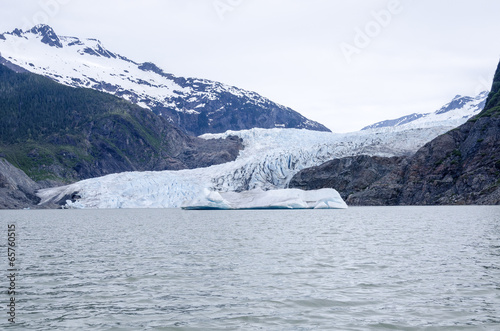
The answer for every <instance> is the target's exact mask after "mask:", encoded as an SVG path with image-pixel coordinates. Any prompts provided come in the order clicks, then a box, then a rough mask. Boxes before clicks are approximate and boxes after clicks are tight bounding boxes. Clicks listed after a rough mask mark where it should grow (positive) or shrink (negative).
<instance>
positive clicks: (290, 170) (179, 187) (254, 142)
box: [38, 127, 452, 208]
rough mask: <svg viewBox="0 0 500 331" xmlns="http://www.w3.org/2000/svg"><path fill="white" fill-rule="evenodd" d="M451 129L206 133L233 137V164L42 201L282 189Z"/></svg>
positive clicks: (97, 201)
mask: <svg viewBox="0 0 500 331" xmlns="http://www.w3.org/2000/svg"><path fill="white" fill-rule="evenodd" d="M450 129H452V128H451V127H430V128H419V129H409V130H393V131H391V132H372V131H370V130H367V131H358V132H353V133H343V134H335V133H329V132H318V131H309V130H298V129H277V128H276V129H252V130H244V131H228V132H226V133H223V134H207V135H203V136H202V137H203V138H205V139H211V138H219V137H225V136H227V135H236V136H239V137H241V138H242V139H243V143H244V145H245V149H244V150H243V151H241V152H240V155H239V156H238V158H237V159H236V160H235V161H232V162H228V163H225V164H219V165H215V166H211V167H208V168H198V169H192V170H179V171H158V172H152V171H149V172H125V173H119V174H112V175H108V176H103V177H99V178H92V179H87V180H83V181H80V182H77V183H74V184H71V185H67V186H62V187H55V188H50V189H45V190H41V191H40V192H39V193H38V195H39V197H40V198H41V199H42V201H41V203H45V202H49V201H52V202H56V201H59V200H61V199H63V197H64V196H66V195H69V196H71V195H72V194H73V193H75V192H78V195H79V196H80V197H81V198H80V199H78V200H77V201H76V202H74V203H73V202H71V201H69V200H68V201H67V207H68V208H177V207H181V205H182V204H183V203H184V202H186V201H190V200H195V199H196V198H197V197H199V196H200V195H203V194H204V192H205V190H206V189H208V190H211V191H218V192H241V191H247V190H251V189H256V188H259V189H262V190H270V189H283V188H286V187H287V185H288V183H289V181H290V179H291V178H292V177H293V175H294V174H296V173H297V172H298V171H300V170H302V169H304V168H308V167H311V166H316V165H320V164H321V163H323V162H326V161H328V160H331V159H334V158H340V157H346V156H354V155H360V154H365V155H377V156H399V155H410V154H413V153H414V152H415V151H416V150H417V149H418V148H420V147H421V146H423V145H424V144H425V143H426V142H428V141H430V140H432V139H434V138H435V137H437V136H438V135H440V134H442V133H444V132H446V131H448V130H450Z"/></svg>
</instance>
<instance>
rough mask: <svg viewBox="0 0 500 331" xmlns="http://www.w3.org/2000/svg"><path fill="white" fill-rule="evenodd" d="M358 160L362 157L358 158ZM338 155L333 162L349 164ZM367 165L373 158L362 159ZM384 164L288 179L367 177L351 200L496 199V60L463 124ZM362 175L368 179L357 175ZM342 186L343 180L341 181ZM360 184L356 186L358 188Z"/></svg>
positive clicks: (499, 82) (499, 185)
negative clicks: (484, 92) (478, 108)
mask: <svg viewBox="0 0 500 331" xmlns="http://www.w3.org/2000/svg"><path fill="white" fill-rule="evenodd" d="M358 161H360V162H362V161H361V160H358ZM349 162H350V160H339V161H337V163H336V164H348V163H349ZM364 162H368V166H370V165H371V164H372V163H377V161H376V160H372V161H366V160H365V161H364ZM390 167H393V169H392V170H390V171H389V172H387V173H386V174H385V175H384V172H385V171H387V170H388V169H387V168H384V169H382V168H376V167H370V169H373V170H374V171H377V170H378V173H377V175H376V176H373V175H372V174H371V172H368V174H367V172H366V169H365V168H364V167H357V166H350V167H349V169H350V170H352V172H351V173H350V176H342V172H340V173H339V172H333V171H339V170H340V171H342V169H343V168H340V169H339V167H336V168H335V167H333V168H331V170H332V172H329V173H328V174H329V176H328V175H327V174H326V173H325V172H321V171H316V172H314V171H311V172H310V173H308V174H307V176H304V175H303V174H302V173H299V174H297V175H296V178H294V179H292V182H294V183H296V184H294V185H299V186H300V187H303V188H308V189H313V188H314V189H317V188H318V187H331V186H330V185H333V184H339V185H341V184H342V182H348V181H353V182H354V183H356V182H359V181H361V182H363V183H365V182H369V181H370V178H375V177H377V176H380V179H378V180H376V181H375V182H373V183H371V184H370V185H369V186H368V187H366V188H365V189H360V190H358V191H357V192H356V191H355V192H353V193H352V194H349V193H350V191H348V188H347V186H346V191H343V190H342V189H340V188H339V187H335V188H336V189H337V190H338V191H339V192H340V193H341V195H343V196H344V195H346V194H347V195H348V196H347V199H346V200H347V201H346V202H347V203H348V204H351V205H436V204H440V205H444V204H500V64H499V67H498V69H497V71H496V74H495V78H494V81H493V86H492V89H491V92H490V94H489V96H488V100H487V101H486V106H485V108H484V110H483V111H482V112H481V113H480V114H479V115H477V116H476V117H474V118H472V119H470V120H469V121H467V122H466V123H465V124H463V125H461V126H459V127H458V128H456V129H454V130H451V131H449V132H447V133H445V134H443V135H441V136H439V137H437V138H435V139H434V140H432V141H431V142H429V143H427V144H426V145H424V146H423V147H422V148H421V149H419V150H418V151H417V152H416V153H415V154H414V155H413V156H411V157H409V158H407V159H403V160H401V161H399V162H396V163H395V164H393V165H391V166H389V168H390ZM364 176H366V177H367V179H366V180H365V179H360V178H363V177H364ZM341 187H342V185H341ZM358 188H359V187H358Z"/></svg>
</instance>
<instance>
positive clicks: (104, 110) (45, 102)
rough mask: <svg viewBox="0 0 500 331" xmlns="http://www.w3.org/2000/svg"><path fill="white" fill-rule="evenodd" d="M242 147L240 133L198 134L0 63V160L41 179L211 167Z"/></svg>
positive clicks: (133, 107) (96, 94)
mask: <svg viewBox="0 0 500 331" xmlns="http://www.w3.org/2000/svg"><path fill="white" fill-rule="evenodd" d="M240 149H242V144H241V141H240V139H238V138H235V137H228V139H224V140H222V139H220V140H205V139H200V138H196V137H191V136H188V135H187V134H185V133H184V132H183V131H182V130H180V129H179V128H177V127H175V126H174V125H172V124H170V123H169V122H168V121H167V120H166V119H165V118H163V117H161V116H158V115H155V114H154V113H153V112H151V111H149V110H146V109H143V108H141V107H139V106H136V105H134V104H132V103H130V102H128V101H125V100H123V99H120V98H117V97H115V96H112V95H109V94H107V93H102V92H98V91H94V90H92V89H84V88H72V87H68V86H64V85H62V84H59V83H56V82H54V81H53V80H51V79H48V78H46V77H43V76H39V75H35V74H32V73H27V72H25V73H16V72H14V71H12V70H11V69H9V68H7V67H6V66H4V65H0V157H4V158H5V159H6V160H7V161H9V162H10V163H11V164H13V165H14V166H16V167H18V168H20V169H22V170H23V171H25V172H26V174H28V175H29V176H30V177H31V178H32V179H34V180H44V179H54V180H58V181H66V182H68V181H75V180H80V179H85V178H91V177H97V176H102V175H106V174H110V173H115V172H122V171H139V170H140V171H146V170H165V169H185V168H198V167H206V166H210V165H213V164H219V163H224V162H228V161H231V160H234V159H235V158H236V157H237V155H238V153H239V151H240Z"/></svg>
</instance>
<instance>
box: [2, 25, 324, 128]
mask: <svg viewBox="0 0 500 331" xmlns="http://www.w3.org/2000/svg"><path fill="white" fill-rule="evenodd" d="M0 57H3V59H1V58H0V61H3V62H8V63H9V65H10V66H11V67H13V66H15V67H16V68H22V69H24V70H27V71H30V72H33V73H37V74H40V75H44V76H46V77H49V78H52V79H53V80H55V81H57V82H59V83H62V84H65V85H68V86H72V87H86V88H92V89H95V90H98V91H103V92H107V93H110V94H113V95H116V96H118V97H121V98H123V99H126V100H129V101H131V102H133V103H135V104H137V105H139V106H141V107H143V108H147V109H150V110H152V111H153V112H154V113H156V114H159V115H161V116H164V117H165V118H166V119H168V120H169V121H170V122H171V123H174V124H176V125H178V126H179V127H181V128H182V129H183V130H185V132H187V133H188V134H191V135H200V134H204V133H220V132H225V131H227V130H243V129H251V128H254V127H257V128H275V127H280V128H299V129H309V130H317V131H329V130H328V129H327V128H326V127H324V126H323V125H321V124H319V123H317V122H314V121H311V120H308V119H307V118H305V117H304V116H302V115H300V114H299V113H297V112H296V111H294V110H292V109H290V108H287V107H284V106H282V105H279V104H276V103H274V102H272V101H271V100H269V99H267V98H264V97H262V96H260V95H259V94H257V93H255V92H250V91H246V90H243V89H240V88H237V87H233V86H229V85H226V84H223V83H219V82H215V81H211V80H206V79H198V78H185V77H178V76H175V75H173V74H171V73H166V72H164V71H163V70H162V69H160V68H159V67H158V66H156V65H155V64H153V63H150V62H146V63H136V62H134V61H132V60H130V59H128V58H126V57H124V56H121V55H119V54H116V53H114V52H111V51H109V50H107V49H106V48H105V47H104V46H103V45H102V43H101V42H100V41H99V40H97V39H81V38H76V37H65V36H59V35H57V34H56V33H55V32H54V30H53V29H52V28H51V27H50V26H48V25H37V26H35V27H33V28H32V29H30V30H27V31H21V30H19V29H16V30H14V31H12V32H10V33H4V34H1V35H0Z"/></svg>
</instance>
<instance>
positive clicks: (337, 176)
mask: <svg viewBox="0 0 500 331" xmlns="http://www.w3.org/2000/svg"><path fill="white" fill-rule="evenodd" d="M404 160H405V157H390V158H387V157H378V156H373V157H372V156H368V155H359V156H352V157H345V158H341V159H334V160H331V161H328V162H325V163H323V164H321V165H320V166H317V167H311V168H307V169H304V170H302V171H300V172H299V173H297V174H296V175H295V176H294V177H293V178H292V180H291V181H290V184H289V187H290V188H299V189H302V190H317V189H320V188H325V187H329V188H335V189H336V190H337V191H338V192H339V193H340V195H341V196H342V199H344V200H346V201H348V199H349V197H350V196H351V195H353V194H354V193H358V192H362V191H364V190H365V189H367V188H368V187H369V186H370V185H372V184H373V183H375V182H376V181H377V180H379V179H381V178H382V177H384V176H385V175H387V174H388V173H390V172H391V171H392V170H394V169H395V168H396V167H398V166H400V165H401V164H402V162H403V161H404Z"/></svg>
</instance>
